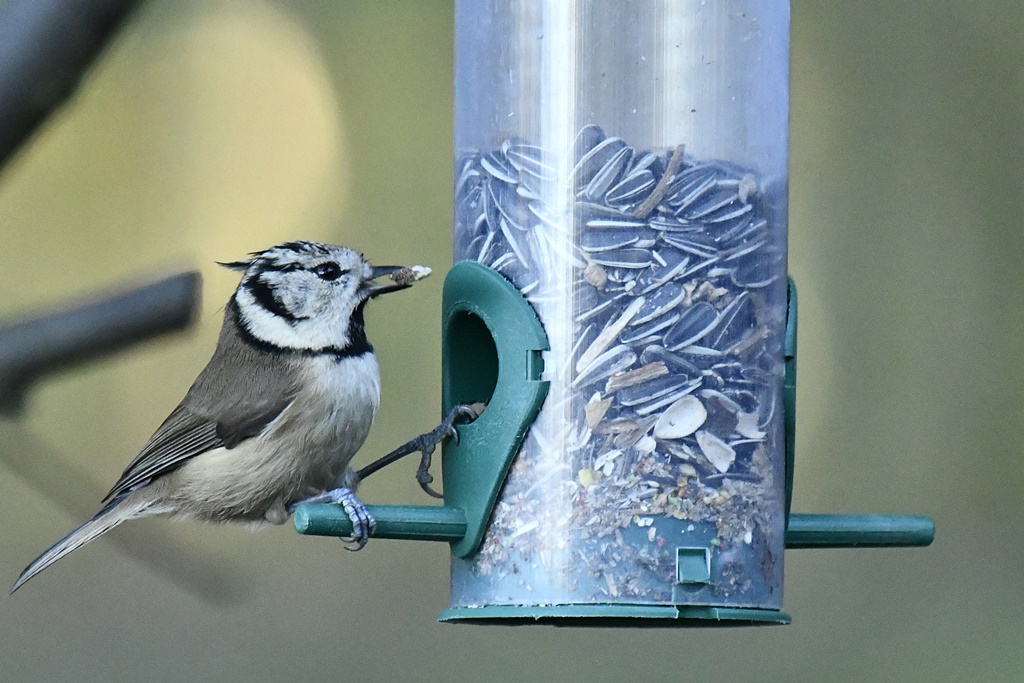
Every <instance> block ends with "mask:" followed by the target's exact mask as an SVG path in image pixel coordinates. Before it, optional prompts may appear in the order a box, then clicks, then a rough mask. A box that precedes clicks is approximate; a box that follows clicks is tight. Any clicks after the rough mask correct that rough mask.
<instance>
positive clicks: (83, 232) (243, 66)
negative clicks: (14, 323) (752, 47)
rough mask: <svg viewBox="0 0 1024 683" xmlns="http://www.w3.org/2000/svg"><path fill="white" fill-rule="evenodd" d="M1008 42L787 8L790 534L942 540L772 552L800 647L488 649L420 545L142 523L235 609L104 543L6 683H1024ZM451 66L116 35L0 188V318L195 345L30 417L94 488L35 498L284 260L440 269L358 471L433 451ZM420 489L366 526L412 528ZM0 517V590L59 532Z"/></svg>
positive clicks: (1018, 78) (405, 31) (393, 49)
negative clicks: (348, 546) (930, 523)
mask: <svg viewBox="0 0 1024 683" xmlns="http://www.w3.org/2000/svg"><path fill="white" fill-rule="evenodd" d="M1022 36H1024V4H1022V3H1020V2H1019V0H987V1H983V2H973V3H972V2H965V1H960V2H939V1H932V2H927V3H925V2H891V1H882V0H870V1H861V2H855V3H853V2H841V1H839V0H828V1H823V0H813V1H812V0H794V2H793V36H792V45H793V61H792V133H791V141H792V147H791V179H790V181H791V208H790V215H791V224H790V271H791V272H792V274H793V276H794V277H795V279H796V281H797V283H798V285H799V288H800V306H801V319H800V381H799V405H800V413H799V421H798V440H797V458H798V468H797V473H796V496H795V505H794V507H795V509H796V510H798V511H805V512H833V511H834V512H892V513H920V514H928V515H931V516H932V517H934V519H935V521H936V524H937V528H938V534H937V541H936V543H935V545H934V546H933V547H931V548H928V549H914V550H859V551H854V550H831V551H830V550H824V551H812V550H801V551H791V552H790V553H788V554H787V559H786V569H787V571H786V609H787V611H789V612H790V613H791V614H792V615H793V617H794V621H793V624H792V625H791V626H788V627H773V628H761V629H752V630H636V631H633V630H624V629H616V630H569V629H560V630H555V629H552V628H550V627H521V628H517V629H509V628H502V627H479V626H476V627H474V626H450V625H439V624H436V623H435V621H434V620H435V618H436V616H437V614H438V612H439V611H440V610H441V609H442V608H444V607H445V606H446V605H447V592H448V586H447V581H448V559H447V550H446V547H444V546H443V545H440V544H417V543H399V542H394V541H378V542H376V543H371V544H370V545H369V547H368V548H367V549H366V550H365V551H363V552H361V553H359V554H349V553H346V552H345V551H344V550H343V549H342V546H341V544H340V543H338V542H336V541H333V540H330V539H315V538H304V537H300V536H298V535H297V534H296V533H295V532H294V531H293V530H292V528H291V527H290V526H285V527H281V528H274V529H270V530H267V531H264V532H261V533H258V534H251V533H249V532H246V531H244V530H240V529H236V528H230V527H213V526H195V525H175V524H172V523H169V522H166V521H163V520H146V521H141V522H135V523H133V524H135V525H137V526H138V527H141V528H142V529H143V530H146V529H149V530H152V533H154V534H158V535H159V536H160V538H167V539H171V540H173V542H175V543H176V544H178V545H179V546H180V547H181V548H183V549H185V548H187V549H189V550H188V551H187V552H185V554H184V555H183V558H182V562H183V563H184V564H185V566H186V567H187V563H188V553H191V552H194V553H196V555H197V556H201V557H204V558H208V560H209V561H211V562H213V563H214V564H215V565H216V566H218V567H220V568H221V570H222V571H223V572H224V575H225V576H226V577H227V580H228V582H229V583H230V584H231V585H232V586H233V590H232V591H231V595H230V596H225V598H224V599H222V600H219V601H218V600H210V599H209V597H208V596H207V597H202V596H200V595H197V594H195V593H192V592H188V591H184V590H182V589H180V588H178V587H176V586H174V585H172V584H170V583H168V582H167V581H166V580H165V579H164V578H163V576H162V575H161V573H160V572H156V571H153V570H152V569H151V568H148V567H146V566H145V565H143V564H140V563H137V562H135V561H132V560H127V559H125V556H124V555H123V554H122V553H120V552H118V550H117V549H116V548H115V546H114V545H112V544H111V543H110V542H109V541H107V540H104V541H100V542H98V543H97V544H96V545H95V546H90V547H88V548H86V549H85V550H83V551H80V552H78V553H75V554H74V555H73V556H72V557H70V558H68V559H66V560H64V561H62V562H61V563H59V564H58V565H57V566H56V567H54V568H53V569H51V570H49V571H48V572H46V573H45V574H43V575H42V576H41V577H39V578H37V579H35V580H34V581H33V582H31V583H30V584H29V585H28V586H26V588H24V589H23V590H22V591H21V592H19V593H18V594H17V595H16V596H14V597H13V598H4V599H2V600H0V680H2V681H112V680H133V681H170V680H197V681H198V680H208V681H335V680H402V681H405V680H408V681H434V680H438V681H440V680H444V681H483V680H523V681H547V680H580V681H613V680H650V681H657V680H680V679H683V680H726V681H732V680H753V679H755V678H756V679H758V680H765V681H790V680H799V681H819V680H825V679H828V680H830V681H883V680H891V681H946V680H949V681H961V680H984V681H1016V680H1024V648H1021V643H1022V640H1024V639H1022V633H1024V628H1022V627H1024V610H1022V607H1024V600H1022V598H1021V596H1022V592H1021V584H1022V580H1024V551H1022V546H1021V544H1020V542H1019V540H1018V539H1019V537H1020V524H1021V510H1022V509H1024V502H1022V496H1021V494H1022V490H1024V487H1022V484H1024V464H1022V463H1024V460H1022V458H1021V454H1020V451H1021V447H1020V443H1022V437H1024V433H1022V432H1024V401H1022V395H1021V392H1020V389H1019V387H1020V386H1021V380H1022V378H1024V367H1022V365H1024V354H1022V345H1021V342H1020V340H1021V338H1022V336H1024V334H1022V333H1024V330H1022V325H1021V323H1022V321H1024V297H1021V296H1020V294H1021V292H1022V291H1024V287H1022V284H1024V283H1022V279H1024V268H1022V266H1024V249H1022V247H1024V244H1022V242H1024V238H1022V220H1021V208H1022V206H1021V205H1022V201H1024V200H1022V197H1024V170H1022V160H1024V39H1022ZM451 46H452V7H451V2H439V1H435V2H422V1H413V0H408V1H406V2H397V1H377V2H370V1H369V0H363V1H359V2H357V1H355V0H353V1H349V2H341V1H337V2H327V1H320V2H315V1H314V0H305V1H304V0H276V1H272V0H253V1H250V2H242V1H240V0H238V1H232V0H214V1H205V2H203V1H200V0H150V2H147V3H146V4H145V5H144V7H143V9H142V10H141V11H140V12H139V13H137V14H136V15H135V16H134V17H133V18H132V19H131V21H130V22H129V24H128V26H127V28H126V29H125V30H124V31H123V32H122V33H121V34H120V35H119V36H118V38H117V39H116V40H115V41H114V42H113V44H112V45H111V46H110V49H108V50H107V51H106V53H105V54H104V55H103V56H102V58H101V59H100V60H99V61H98V62H97V63H96V64H95V66H94V68H93V70H92V71H91V72H90V74H89V76H88V78H87V79H86V81H85V82H84V84H83V87H82V88H81V90H80V92H79V94H78V96H77V97H76V98H75V99H74V100H73V101H72V102H71V103H70V104H69V105H68V106H67V107H65V108H64V109H63V110H62V111H60V112H59V113H58V114H57V115H55V116H54V117H52V118H51V119H50V120H49V122H48V123H47V125H46V126H45V127H44V128H43V129H42V130H41V131H39V133H38V134H37V135H36V137H35V138H34V139H33V141H32V142H31V143H30V144H29V145H27V146H26V147H24V148H23V149H22V151H21V153H20V154H19V155H18V157H17V158H16V159H15V160H14V161H13V162H12V163H11V164H9V165H8V166H7V167H6V168H5V169H4V170H3V172H2V173H0V235H2V252H0V264H2V268H0V273H2V276H0V277H2V280H0V282H2V285H0V286H2V287H3V296H2V297H0V315H6V314H14V313H18V312H21V311H25V310H28V309H30V308H32V307H35V306H41V305H47V304H52V303H53V302H58V301H60V300H62V299H64V298H67V297H73V296H75V295H79V294H81V293H83V292H88V291H93V290H95V289H99V288H103V287H107V286H110V285H112V284H115V283H118V282H123V281H129V280H132V279H134V278H147V279H149V278H154V277H156V276H157V275H159V274H164V273H168V272H171V271H173V270H175V269H179V268H183V267H199V268H201V269H202V271H203V275H204V278H205V291H204V295H203V306H202V316H201V321H200V324H199V325H198V327H196V328H195V329H194V331H192V332H189V333H185V334H179V335H176V336H173V337H169V338H166V339H164V340H161V341H158V342H154V343H149V344H146V345H144V346H142V347H140V348H138V349H136V350H134V351H132V352H130V353H125V354H123V355H119V356H117V357H116V358H114V359H112V360H107V361H105V362H100V363H96V364H93V365H90V366H89V367H87V368H84V369H81V370H76V371H74V372H69V373H66V374H63V375H61V376H60V377H59V378H57V379H54V380H51V381H48V382H47V383H45V384H44V385H42V386H41V387H40V388H39V389H38V390H37V391H35V392H34V393H33V395H32V396H31V400H30V405H29V410H28V411H27V413H26V414H25V416H24V419H23V420H22V423H21V426H20V427H19V429H21V430H22V432H21V433H23V434H27V435H28V436H29V437H31V439H34V440H35V441H36V442H37V444H42V445H44V446H45V447H46V448H49V449H51V450H52V451H57V452H59V453H61V454H62V455H63V457H65V458H66V459H68V460H71V461H73V462H75V463H76V464H77V465H78V466H79V467H80V469H82V470H83V471H86V472H88V473H89V474H90V477H91V479H92V481H90V482H81V481H64V479H66V478H67V477H66V476H65V475H64V473H62V471H61V470H60V469H59V468H58V467H52V468H51V470H50V471H49V474H48V475H47V476H48V477H50V478H52V480H53V481H54V482H59V483H58V484H56V485H57V486H64V487H66V489H67V490H68V491H74V492H77V495H78V496H79V497H81V496H82V495H85V496H87V497H92V498H94V499H96V500H98V499H99V498H100V497H101V496H102V494H103V493H104V491H105V490H106V488H107V485H109V483H110V482H112V481H113V480H114V479H115V478H116V476H117V474H118V473H119V472H120V471H121V469H122V467H123V466H124V464H125V463H126V462H127V461H128V460H129V459H130V458H131V457H132V455H134V453H135V451H136V449H137V448H138V447H139V446H140V445H141V444H142V443H143V442H144V441H145V439H146V438H147V437H148V436H149V434H150V433H151V431H152V429H153V428H154V427H155V426H156V425H157V424H159V422H160V421H161V420H162V419H163V417H164V416H165V415H166V414H167V412H168V411H169V409H170V408H171V407H173V405H174V404H175V403H176V402H177V401H178V400H179V398H180V397H181V395H182V394H183V393H184V391H185V390H186V389H187V387H188V385H189V384H190V382H191V380H192V379H193V378H194V376H195V375H196V373H197V372H198V371H199V369H200V368H201V367H202V366H203V364H204V363H205V361H206V360H207V358H208V357H209V354H210V352H211V350H212V348H213V345H214V342H215V339H216V334H217V330H218V328H219V325H220V309H221V306H222V305H223V303H224V302H225V301H226V300H227V298H228V296H229V295H230V292H231V291H232V289H233V287H234V285H235V284H236V279H237V278H236V276H235V275H233V274H232V273H230V272H228V271H224V270H221V269H218V268H217V267H216V266H215V265H214V261H215V260H230V259H234V258H238V257H240V256H242V255H243V254H244V253H245V252H248V251H250V250H253V249H258V248H262V247H265V246H268V245H270V244H273V243H275V242H278V241H281V240H284V239H293V238H299V237H302V238H312V239H322V240H327V241H336V242H340V243H344V244H348V245H352V246H355V247H357V248H360V249H362V250H363V251H365V252H366V254H367V255H368V256H369V257H370V258H371V259H376V260H378V261H388V262H397V263H425V264H428V265H430V266H433V267H434V268H435V269H436V271H437V273H436V276H435V277H434V278H432V279H430V280H427V281H426V282H424V283H422V284H421V285H418V286H417V287H416V289H414V290H412V291H411V292H407V293H403V294H401V295H398V296H395V297H394V298H392V299H389V300H388V301H386V302H384V303H380V304H378V305H377V306H375V307H372V308H371V311H370V313H369V321H368V325H369V328H370V334H371V338H372V339H373V341H374V344H375V345H376V346H377V348H378V351H379V356H380V358H381V364H382V366H383V374H384V387H385V394H384V399H383V406H382V410H381V415H380V418H379V420H378V423H377V426H376V429H375V431H374V433H373V434H372V435H371V437H370V440H369V441H368V443H367V446H366V448H365V449H364V455H363V456H362V457H361V459H360V460H361V462H367V461H369V459H370V457H371V455H370V454H379V453H382V452H384V451H386V450H389V449H390V448H392V447H394V446H395V445H397V444H398V443H400V442H401V441H404V440H405V439H406V438H408V437H409V436H411V435H413V434H415V433H419V432H421V431H424V430H426V429H428V428H429V427H431V426H432V425H433V423H434V422H435V420H436V419H437V417H438V410H439V409H438V405H439V360H440V348H439V328H440V325H439V318H438V310H439V306H440V292H441V281H442V276H443V274H444V270H445V269H446V267H447V266H448V264H449V262H450V258H451V251H450V233H451V198H450V197H451V108H452V102H451V91H452V88H451V82H452V72H451V69H452V47H451ZM7 433H10V432H9V431H8V432H7ZM40 457H42V456H40ZM47 462H48V461H47ZM412 471H413V467H412V465H411V464H404V465H399V466H396V467H394V468H392V469H391V470H390V471H385V472H384V473H382V474H380V475H378V476H377V477H375V478H374V479H373V480H371V481H369V482H367V485H366V486H365V488H364V489H363V498H364V499H365V500H368V501H370V502H375V503H380V502H424V501H423V497H422V494H420V493H419V490H418V488H417V487H416V485H415V483H414V482H413V477H412ZM83 487H84V488H86V489H87V490H86V491H84V492H83V491H82V490H81V489H82V488H83ZM69 495H71V494H69ZM0 516H2V518H3V519H4V520H5V525H4V526H5V531H4V543H3V545H2V547H0V579H2V580H0V584H3V585H9V584H10V583H11V582H12V581H13V580H14V578H15V577H16V576H17V574H18V572H19V571H20V570H21V568H22V567H23V566H24V565H25V564H26V563H27V562H28V561H29V560H31V559H32V558H33V557H35V555H36V554H37V553H38V552H39V551H41V550H42V549H43V548H45V547H46V546H47V545H48V544H49V543H51V542H52V541H54V540H55V539H57V538H58V537H59V536H61V535H62V534H64V533H65V532H67V531H68V530H69V529H70V528H71V527H72V526H73V525H75V524H77V523H78V522H79V521H81V520H80V519H77V518H74V517H72V516H71V515H69V514H68V513H66V512H63V511H62V510H61V509H60V508H58V507H56V506H55V505H53V504H52V503H50V502H49V501H47V500H46V499H45V498H44V497H43V496H41V495H40V494H39V493H38V492H37V491H36V490H35V489H33V488H32V487H30V486H29V485H28V484H27V482H26V481H23V480H21V479H19V478H18V477H16V476H15V475H14V474H13V472H12V471H10V470H8V469H4V467H3V466H2V465H0ZM121 532H122V530H119V531H117V532H114V533H115V534H117V533H121ZM210 558H212V559H210Z"/></svg>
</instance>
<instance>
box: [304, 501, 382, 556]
mask: <svg viewBox="0 0 1024 683" xmlns="http://www.w3.org/2000/svg"><path fill="white" fill-rule="evenodd" d="M302 503H333V504H334V505H340V506H341V507H342V508H344V510H345V514H346V515H348V518H349V519H350V520H351V521H352V535H351V536H349V537H345V538H342V540H343V541H345V542H346V543H348V544H349V545H346V546H345V548H346V549H347V550H352V551H355V550H362V548H363V546H365V545H366V542H367V541H368V540H370V535H371V534H372V533H373V531H374V529H376V528H377V520H375V519H374V518H373V515H371V514H370V511H369V510H367V509H366V506H365V505H363V503H362V501H360V500H359V499H358V498H356V494H355V493H353V492H352V489H347V488H337V489H332V490H330V491H324V492H323V493H321V494H319V495H316V496H313V497H311V498H307V499H305V500H300V501H299V502H297V503H292V504H291V505H290V506H288V511H289V512H293V511H294V510H295V507H296V506H297V505H300V504H302Z"/></svg>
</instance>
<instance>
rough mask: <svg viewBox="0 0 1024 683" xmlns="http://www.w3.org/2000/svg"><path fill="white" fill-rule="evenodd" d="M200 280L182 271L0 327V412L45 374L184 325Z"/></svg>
mask: <svg viewBox="0 0 1024 683" xmlns="http://www.w3.org/2000/svg"><path fill="white" fill-rule="evenodd" d="M200 284H201V282H200V276H199V273H196V272H188V273H182V274H179V275H175V276H173V277H170V278H168V279H166V280H162V281H160V282H156V283H153V284H150V285H145V286H142V287H138V288H136V289H133V290H131V291H128V292H126V293H123V294H115V295H112V296H109V297H107V298H104V299H101V300H94V301H91V302H79V303H77V304H75V305H72V306H70V307H67V308H64V307H62V309H61V310H56V311H54V312H52V313H49V314H46V315H40V316H38V317H33V318H32V319H29V320H24V321H22V322H16V323H8V324H5V325H4V326H2V327H0V414H8V415H10V414H13V413H16V412H17V411H18V410H19V409H20V408H21V406H22V403H23V401H24V396H25V392H26V391H27V390H28V388H29V386H30V385H31V384H32V382H34V381H35V380H37V379H39V378H40V377H42V376H43V375H45V374H47V373H50V372H54V371H56V370H59V369H61V368H64V367H67V366H69V365H73V364H76V363H81V362H84V361H88V360H92V359H94V358H98V357H100V356H104V355H107V354H111V353H114V352H117V351H120V350H122V349H124V348H126V347H128V346H131V345H133V344H135V343H137V342H140V341H144V340H146V339H151V338H153V337H156V336H158V335H161V334H164V333H166V332H171V331H174V330H180V329H184V328H185V327H188V325H190V324H191V323H192V321H193V320H194V318H195V314H196V311H197V309H198V306H197V304H198V300H199V289H200Z"/></svg>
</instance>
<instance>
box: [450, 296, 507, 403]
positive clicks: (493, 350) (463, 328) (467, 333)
mask: <svg viewBox="0 0 1024 683" xmlns="http://www.w3.org/2000/svg"><path fill="white" fill-rule="evenodd" d="M446 338H447V340H448V345H447V354H448V356H449V357H450V358H452V359H458V362H457V363H453V364H452V371H451V372H450V373H449V374H448V375H447V378H448V391H449V396H450V400H451V402H452V404H453V405H455V404H460V403H461V404H470V403H490V401H491V396H493V395H494V388H495V386H497V384H498V348H497V347H496V346H495V345H494V337H493V336H492V335H491V331H490V330H489V329H488V328H487V323H485V322H484V321H483V319H481V318H480V317H479V316H478V315H477V314H475V313H473V312H471V311H468V310H460V311H458V312H456V313H454V314H453V315H452V316H451V319H450V320H449V322H448V325H447V328H446Z"/></svg>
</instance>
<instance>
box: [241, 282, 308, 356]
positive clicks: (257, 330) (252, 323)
mask: <svg viewBox="0 0 1024 683" xmlns="http://www.w3.org/2000/svg"><path fill="white" fill-rule="evenodd" d="M235 301H236V303H237V304H238V313H239V316H240V317H241V322H242V324H243V325H245V328H246V329H247V330H249V333H250V334H251V335H252V336H254V337H256V338H257V339H259V340H260V341H264V342H267V343H268V344H271V345H273V346H280V347H281V348H285V349H305V348H311V347H310V346H309V343H308V341H307V340H306V339H304V338H303V337H304V336H305V335H300V334H299V332H298V330H297V329H296V328H294V327H292V325H291V324H290V323H289V322H288V321H287V320H285V319H284V318H281V317H279V316H277V315H274V314H273V313H271V312H270V311H268V310H267V309H265V308H263V306H261V305H260V304H259V303H257V301H256V299H255V298H254V297H253V295H252V294H251V293H250V292H249V290H248V289H247V288H245V287H239V288H238V291H237V292H235Z"/></svg>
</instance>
